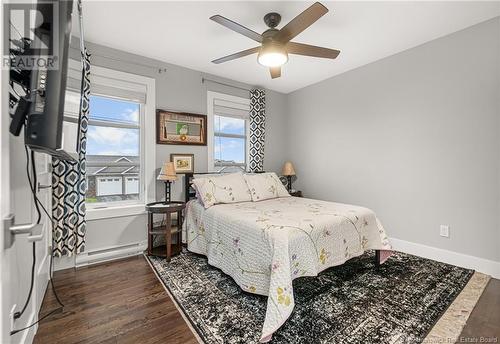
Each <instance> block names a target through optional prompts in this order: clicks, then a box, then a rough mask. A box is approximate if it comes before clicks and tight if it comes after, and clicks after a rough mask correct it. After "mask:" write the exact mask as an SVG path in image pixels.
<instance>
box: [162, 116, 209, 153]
mask: <svg viewBox="0 0 500 344" xmlns="http://www.w3.org/2000/svg"><path fill="white" fill-rule="evenodd" d="M156 143H159V144H167V145H200V146H206V145H207V116H205V115H197V114H192V113H185V112H172V111H165V110H156Z"/></svg>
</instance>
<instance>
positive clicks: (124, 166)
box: [65, 60, 156, 220]
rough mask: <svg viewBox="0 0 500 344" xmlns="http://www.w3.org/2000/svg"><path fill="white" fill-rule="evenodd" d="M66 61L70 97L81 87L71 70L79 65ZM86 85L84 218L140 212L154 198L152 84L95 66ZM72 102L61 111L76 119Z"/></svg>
mask: <svg viewBox="0 0 500 344" xmlns="http://www.w3.org/2000/svg"><path fill="white" fill-rule="evenodd" d="M69 62H70V63H69V66H68V71H69V76H68V85H69V86H68V88H69V89H70V90H69V92H70V96H71V92H73V91H76V90H78V88H79V85H80V84H79V83H78V81H77V79H76V76H77V75H76V74H75V73H73V71H76V72H79V73H81V66H78V64H75V63H74V61H73V60H70V61H69ZM90 81H91V85H92V88H91V95H90V104H89V122H88V128H87V145H86V153H87V155H86V178H87V190H86V203H87V219H88V220H94V219H100V218H108V217H116V216H130V215H136V214H142V213H144V203H148V202H152V201H153V200H154V198H153V197H154V183H153V174H154V168H155V160H154V159H155V155H156V152H155V149H156V145H155V135H154V134H155V102H156V97H155V81H154V79H152V78H148V77H144V76H140V75H135V74H130V73H125V72H120V71H115V70H112V69H108V68H103V67H99V66H93V67H92V73H91V74H90ZM74 98H75V99H77V97H76V94H75V97H74ZM71 99H72V98H71V97H69V98H68V102H69V104H68V106H67V107H65V110H66V108H67V110H68V111H67V112H68V113H70V114H71V113H73V112H75V114H73V115H77V111H78V108H79V104H77V102H76V101H71ZM65 115H66V111H65ZM146 177H147V179H146Z"/></svg>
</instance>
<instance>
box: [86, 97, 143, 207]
mask: <svg viewBox="0 0 500 344" xmlns="http://www.w3.org/2000/svg"><path fill="white" fill-rule="evenodd" d="M142 106H143V104H141V102H139V101H136V100H131V99H119V98H116V97H110V96H103V95H91V97H90V114H89V126H88V131H87V194H86V199H87V202H90V203H101V204H102V203H106V204H110V203H113V202H122V203H126V202H128V203H130V202H134V201H135V202H137V201H139V200H141V193H140V192H139V191H140V187H139V184H140V178H141V159H140V152H141V121H140V116H141V107H142ZM125 174H126V175H127V178H126V179H125V183H124V182H123V177H124V175H125ZM130 178H132V179H130ZM134 178H135V181H134ZM130 180H132V183H133V184H134V185H132V184H131V183H130Z"/></svg>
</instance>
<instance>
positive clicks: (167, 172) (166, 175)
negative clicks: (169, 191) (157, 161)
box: [156, 162, 177, 181]
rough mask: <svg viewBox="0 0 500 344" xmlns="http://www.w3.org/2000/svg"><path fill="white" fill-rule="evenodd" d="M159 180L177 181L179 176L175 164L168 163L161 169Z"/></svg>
mask: <svg viewBox="0 0 500 344" xmlns="http://www.w3.org/2000/svg"><path fill="white" fill-rule="evenodd" d="M156 179H158V180H170V181H172V180H177V174H176V173H175V166H174V163H173V162H166V163H164V164H163V166H162V167H161V171H160V174H159V175H158V178H156Z"/></svg>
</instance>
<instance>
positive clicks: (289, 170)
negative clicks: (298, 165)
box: [281, 161, 295, 192]
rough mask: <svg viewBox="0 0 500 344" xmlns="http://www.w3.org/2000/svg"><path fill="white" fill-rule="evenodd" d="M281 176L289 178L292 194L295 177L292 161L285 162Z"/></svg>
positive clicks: (289, 189)
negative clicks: (293, 177)
mask: <svg viewBox="0 0 500 344" xmlns="http://www.w3.org/2000/svg"><path fill="white" fill-rule="evenodd" d="M281 174H283V175H284V176H286V177H287V178H288V192H292V176H294V175H295V169H294V168H293V164H292V163H291V162H290V161H287V162H285V164H284V165H283V170H282V171H281Z"/></svg>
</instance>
